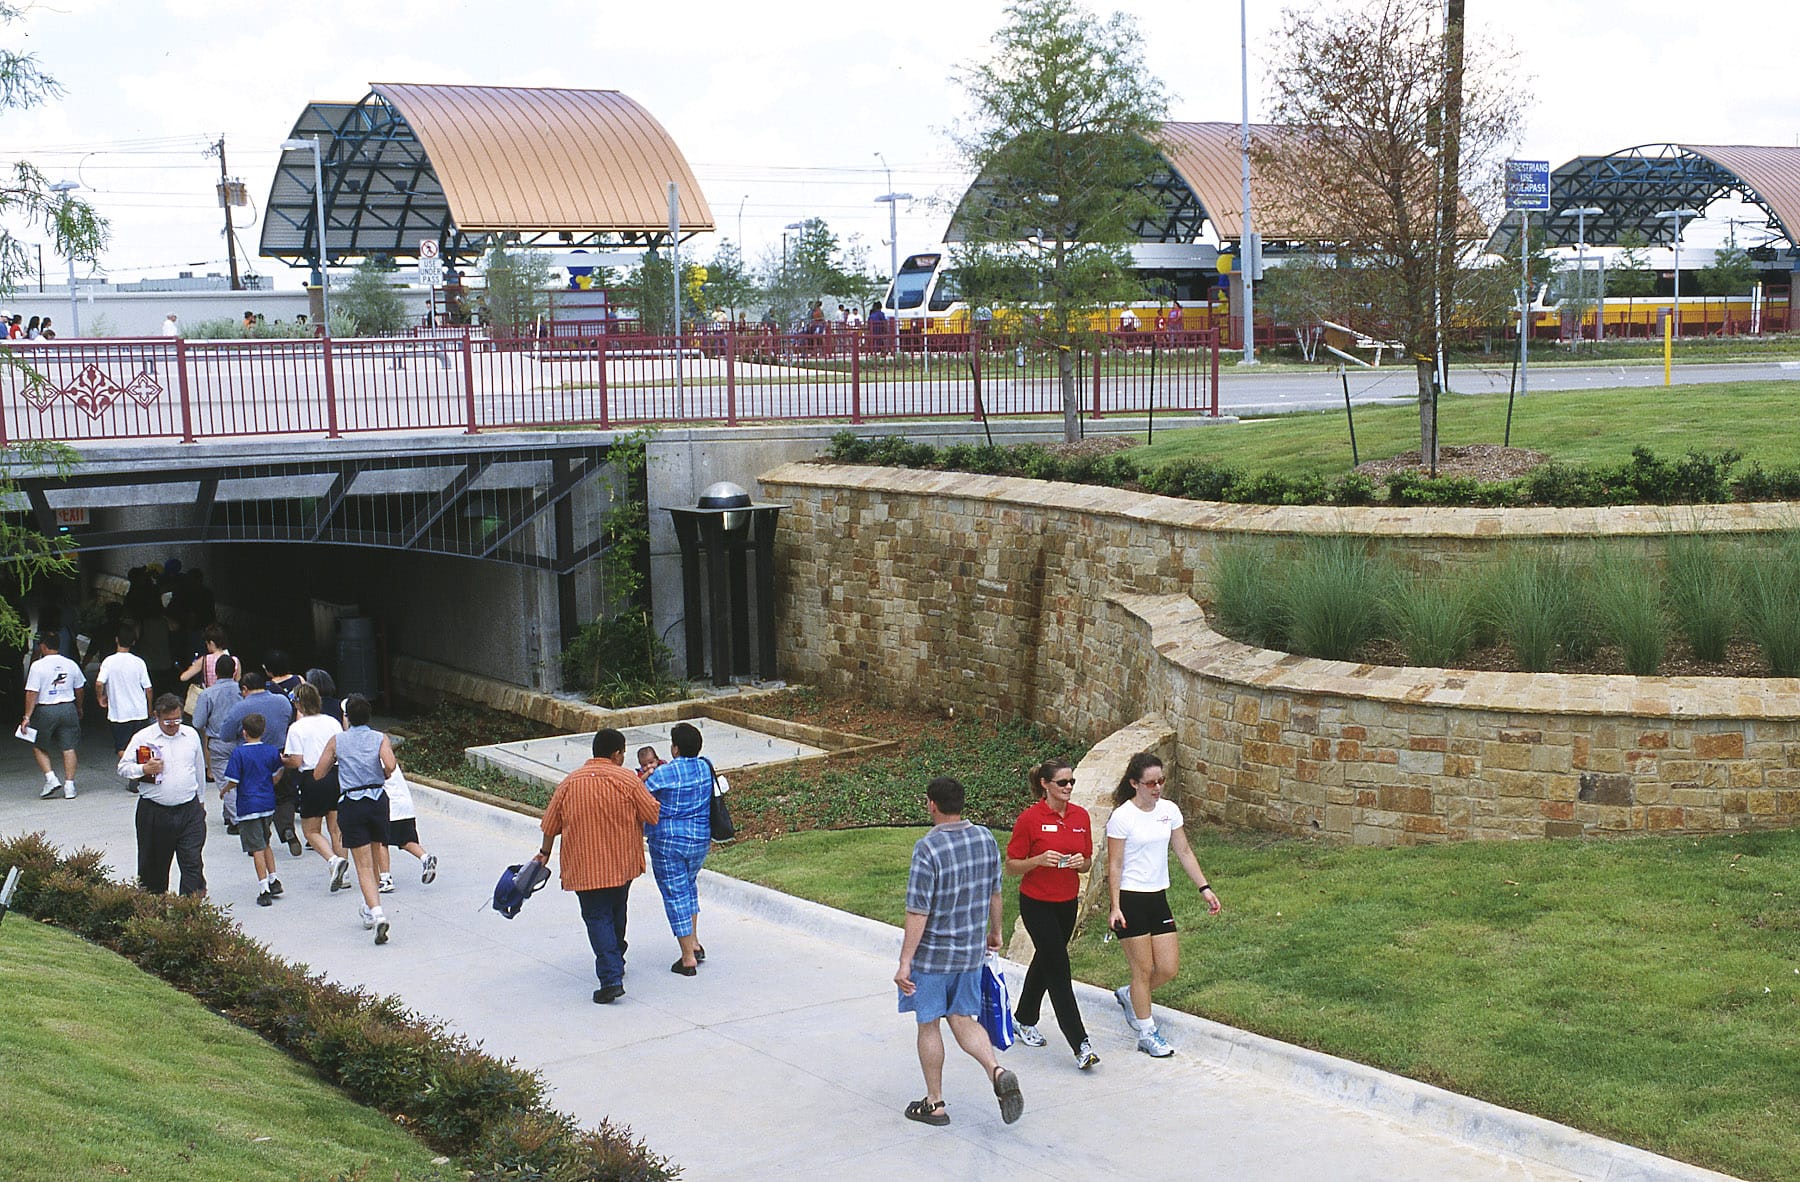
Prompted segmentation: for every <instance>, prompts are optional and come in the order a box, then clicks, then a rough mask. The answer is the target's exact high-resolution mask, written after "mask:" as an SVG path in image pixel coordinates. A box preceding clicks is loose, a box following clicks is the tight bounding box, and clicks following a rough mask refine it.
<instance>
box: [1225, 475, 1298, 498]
mask: <svg viewBox="0 0 1800 1182" xmlns="http://www.w3.org/2000/svg"><path fill="white" fill-rule="evenodd" d="M1290 491H1291V486H1290V485H1289V484H1288V479H1287V477H1285V476H1283V475H1282V474H1281V473H1279V472H1262V473H1259V474H1257V475H1255V476H1244V475H1241V474H1240V475H1239V476H1238V478H1237V479H1236V480H1233V481H1232V482H1231V484H1230V486H1229V487H1227V488H1226V489H1225V495H1224V498H1223V499H1224V500H1227V501H1235V502H1237V503H1238V504H1242V505H1285V504H1288V503H1289V502H1288V494H1289V492H1290Z"/></svg>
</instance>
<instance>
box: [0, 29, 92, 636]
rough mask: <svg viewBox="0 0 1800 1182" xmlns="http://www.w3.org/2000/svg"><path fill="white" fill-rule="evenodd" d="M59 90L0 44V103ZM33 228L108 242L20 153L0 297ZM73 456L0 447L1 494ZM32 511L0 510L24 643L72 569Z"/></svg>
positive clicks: (34, 65)
mask: <svg viewBox="0 0 1800 1182" xmlns="http://www.w3.org/2000/svg"><path fill="white" fill-rule="evenodd" d="M20 15H21V14H20V10H19V9H18V7H16V6H15V5H13V4H10V3H6V2H5V0H0V25H10V24H12V23H13V22H14V21H17V20H18V19H20ZM61 94H62V87H61V86H60V85H58V84H57V81H56V79H55V78H53V77H51V76H50V75H49V74H48V73H46V72H45V71H44V69H43V68H42V67H41V66H40V65H39V64H38V60H37V57H36V55H35V54H29V53H19V52H17V51H15V50H12V49H6V48H0V110H25V109H28V108H31V107H35V106H38V105H39V104H41V103H43V102H44V101H45V100H47V99H51V98H55V97H57V96H59V95H61ZM34 227H35V228H36V229H38V230H39V231H41V232H43V233H44V234H47V235H48V236H49V237H50V239H51V241H52V242H53V243H54V244H55V249H56V253H58V254H60V255H64V256H66V257H72V258H76V259H84V260H88V261H92V260H93V259H95V258H96V257H98V255H99V252H100V248H101V247H103V246H105V245H106V237H107V225H106V220H105V219H104V218H102V217H100V215H99V214H97V213H95V212H94V209H93V207H92V206H90V205H88V204H87V203H86V202H85V201H82V200H80V199H79V198H76V197H73V196H71V195H70V194H69V193H65V192H58V191H56V190H55V189H52V188H51V187H50V182H49V180H48V178H46V177H45V176H44V174H43V172H42V171H40V170H39V169H38V168H37V167H36V166H35V165H33V164H31V163H30V162H28V161H24V160H20V161H18V162H16V163H14V164H13V165H11V166H10V168H8V169H7V170H6V172H5V174H4V175H3V176H0V297H3V296H8V295H11V294H12V293H13V291H14V290H16V288H17V286H18V283H19V280H21V279H23V278H24V277H25V276H27V275H29V274H31V272H32V269H33V268H32V259H31V256H30V255H29V254H28V253H27V250H26V246H25V243H24V242H22V241H20V239H19V238H18V237H17V236H16V235H15V233H14V229H15V228H24V229H31V228H34ZM0 366H4V367H5V368H6V369H7V370H9V371H10V374H9V377H10V379H11V380H12V381H14V382H18V383H20V384H23V385H26V386H33V385H40V384H42V383H43V381H44V377H43V375H42V374H40V373H39V372H38V371H37V370H36V369H34V368H32V367H31V366H28V365H25V364H23V363H21V362H20V361H19V359H18V358H17V357H16V356H15V355H14V354H13V353H12V351H11V350H8V349H5V348H0ZM75 460H76V455H75V452H74V450H73V449H72V448H70V447H68V446H67V445H66V444H62V443H52V442H43V441H27V442H24V443H17V444H12V445H10V446H8V447H6V448H0V501H4V502H6V503H7V504H20V503H23V501H24V499H25V498H24V495H23V494H22V493H21V492H20V491H19V488H18V478H19V477H20V476H23V475H40V474H44V473H47V472H54V473H56V474H58V475H63V474H66V473H67V472H68V471H69V469H70V468H71V467H73V465H74V463H75ZM29 521H30V518H29V517H27V516H24V515H21V514H16V513H5V514H0V560H4V562H5V567H6V578H5V587H6V592H7V593H6V594H4V595H0V641H4V642H5V643H7V644H9V645H13V646H16V647H21V648H23V647H26V646H27V645H29V643H30V636H31V631H30V628H29V626H28V625H27V623H26V621H25V619H24V618H23V617H22V616H21V615H20V612H19V604H20V602H21V601H22V600H23V598H24V596H25V595H27V594H28V593H29V592H30V591H31V589H32V587H33V586H34V585H35V584H36V583H37V582H38V581H39V580H41V579H46V578H52V577H67V576H69V575H72V574H74V573H75V562H74V559H73V558H72V557H71V555H70V550H71V543H70V542H69V540H68V539H67V538H64V537H59V536H57V535H55V534H53V533H46V532H44V531H43V530H42V529H38V528H33V526H32V525H31V524H29Z"/></svg>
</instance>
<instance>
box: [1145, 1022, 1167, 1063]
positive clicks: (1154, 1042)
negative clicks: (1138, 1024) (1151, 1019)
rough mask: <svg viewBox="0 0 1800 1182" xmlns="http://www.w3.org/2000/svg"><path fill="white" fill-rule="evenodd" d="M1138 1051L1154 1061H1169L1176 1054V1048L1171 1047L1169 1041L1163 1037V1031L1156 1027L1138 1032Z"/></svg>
mask: <svg viewBox="0 0 1800 1182" xmlns="http://www.w3.org/2000/svg"><path fill="white" fill-rule="evenodd" d="M1137 1049H1138V1050H1140V1051H1142V1052H1144V1054H1146V1055H1149V1056H1150V1057H1151V1058H1152V1059H1167V1058H1168V1057H1169V1056H1170V1055H1173V1054H1174V1053H1175V1048H1174V1047H1172V1046H1170V1045H1169V1043H1168V1040H1167V1039H1165V1038H1164V1037H1163V1036H1162V1031H1160V1030H1158V1029H1157V1028H1156V1027H1154V1026H1152V1027H1150V1028H1149V1029H1147V1030H1141V1031H1139V1032H1138V1048H1137Z"/></svg>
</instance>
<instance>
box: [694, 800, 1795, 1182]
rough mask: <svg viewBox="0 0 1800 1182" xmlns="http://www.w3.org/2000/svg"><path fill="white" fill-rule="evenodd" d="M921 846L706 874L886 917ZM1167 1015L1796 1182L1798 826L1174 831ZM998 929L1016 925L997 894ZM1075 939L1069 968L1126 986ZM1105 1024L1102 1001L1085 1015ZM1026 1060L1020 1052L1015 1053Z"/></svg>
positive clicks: (878, 840)
mask: <svg viewBox="0 0 1800 1182" xmlns="http://www.w3.org/2000/svg"><path fill="white" fill-rule="evenodd" d="M922 832H923V830H922V829H867V830H858V831H852V832H837V833H829V832H811V833H796V834H793V835H788V836H782V837H778V838H775V839H773V840H768V841H740V842H738V843H736V844H735V845H733V846H730V847H721V848H719V849H717V850H715V852H714V854H713V856H712V858H711V859H710V860H709V863H708V864H709V865H710V866H712V867H713V868H715V869H718V870H721V871H724V872H725V873H728V874H736V875H740V876H742V877H745V878H748V879H751V880H753V881H757V882H762V883H765V884H766V885H769V886H773V887H775V888H776V889H780V890H784V891H790V892H792V893H795V894H799V895H803V896H805V897H808V898H813V899H817V900H819V901H821V902H826V903H830V904H831V905H833V906H839V907H843V908H845V909H847V910H850V911H854V912H856V913H858V914H862V915H867V916H870V917H871V918H874V919H879V920H883V921H885V922H888V923H899V922H900V919H901V911H902V909H903V901H902V895H903V892H904V884H905V876H906V866H907V863H908V858H909V856H910V853H911V849H912V844H913V842H914V841H916V840H917V838H918V837H919V836H920V834H921V833H922ZM1189 837H1190V840H1191V841H1192V842H1193V844H1194V847H1195V851H1196V854H1197V856H1198V857H1199V860H1200V864H1201V865H1202V866H1203V867H1205V868H1206V870H1207V873H1208V875H1209V877H1211V878H1212V879H1213V880H1214V881H1215V882H1218V883H1220V889H1221V891H1222V892H1223V899H1224V903H1225V910H1224V913H1223V914H1222V915H1221V916H1220V917H1219V918H1217V919H1209V918H1208V917H1207V916H1206V915H1205V914H1204V907H1203V905H1201V904H1200V903H1199V902H1198V901H1197V900H1196V898H1195V897H1194V895H1193V892H1192V891H1186V890H1181V889H1177V890H1174V891H1172V892H1171V899H1172V901H1173V902H1174V904H1175V911H1176V916H1177V920H1178V922H1179V924H1180V925H1181V930H1182V932H1183V933H1184V934H1183V937H1182V943H1183V955H1182V969H1181V975H1180V976H1179V977H1177V978H1176V980H1175V981H1174V982H1173V983H1172V984H1170V985H1169V986H1167V987H1166V988H1165V989H1163V990H1162V991H1160V992H1159V994H1158V997H1157V1004H1158V1005H1164V1004H1166V1005H1169V1006H1173V1007H1175V1008H1178V1009H1182V1010H1186V1011H1188V1012H1191V1013H1197V1014H1202V1015H1205V1016H1206V1017H1209V1018H1214V1019H1217V1020H1219V1021H1221V1022H1226V1023H1229V1024H1231V1025H1234V1026H1239V1027H1243V1028H1246V1029H1249V1030H1254V1031H1257V1032H1259V1033H1262V1034H1267V1035H1270V1036H1272V1037H1275V1038H1280V1039H1283V1040H1286V1041H1289V1042H1295V1043H1299V1044H1301V1045H1304V1046H1309V1047H1314V1048H1317V1049H1319V1050H1323V1051H1327V1052H1329V1053H1331V1054H1335V1055H1340V1056H1343V1057H1346V1058H1350V1059H1354V1060H1356V1061H1358V1062H1363V1063H1368V1064H1371V1065H1373V1066H1376V1067H1380V1068H1384V1069H1387V1070H1392V1071H1397V1072H1399V1073H1401V1074H1405V1075H1409V1076H1412V1077H1413V1078H1416V1079H1421V1080H1424V1081H1426V1082H1428V1083H1433V1084H1438V1085H1440V1086H1443V1087H1447V1088H1450V1089H1452V1090H1454V1091H1457V1092H1461V1093H1464V1094H1466V1095H1472V1096H1477V1097H1480V1098H1482V1099H1486V1100H1490V1101H1493V1102H1495V1103H1498V1104H1502V1105H1505V1106H1507V1107H1511V1108H1517V1109H1520V1110H1523V1111H1526V1112H1531V1113H1535V1114H1537V1115H1539V1116H1543V1117H1547V1118H1549V1119H1551V1120H1555V1121H1559V1122H1562V1123H1567V1124H1571V1125H1574V1126H1575V1127H1577V1128H1582V1129H1586V1130H1588V1131H1590V1132H1594V1133H1598V1134H1600V1135H1602V1136H1607V1137H1613V1138H1617V1139H1621V1140H1624V1141H1627V1142H1629V1143H1631V1144H1634V1145H1639V1146H1642V1147H1644V1148H1647V1149H1651V1150H1654V1151H1656V1152H1659V1153H1665V1154H1669V1155H1672V1156H1674V1157H1678V1158H1681V1159H1683V1160H1686V1161H1692V1162H1696V1163H1699V1164H1701V1165H1705V1166H1709V1167H1711V1168H1714V1169H1719V1170H1724V1171H1726V1172H1728V1173H1731V1174H1733V1175H1736V1176H1739V1177H1742V1178H1746V1179H1756V1180H1768V1182H1774V1180H1776V1179H1789V1178H1794V1177H1800V1091H1796V1089H1794V1088H1793V1087H1792V1085H1791V1081H1792V1077H1793V1068H1792V1051H1793V1033H1792V1032H1793V1029H1794V1026H1795V1023H1796V1021H1800V947H1797V945H1796V933H1800V893H1797V892H1795V891H1794V890H1793V889H1792V874H1791V867H1792V865H1793V864H1794V862H1795V860H1796V859H1800V833H1793V832H1788V833H1754V834H1744V835H1738V836H1731V837H1716V838H1701V839H1695V838H1669V839H1660V838H1644V839H1633V840H1626V841H1612V842H1599V841H1542V842H1504V843H1483V842H1463V843H1457V844H1453V845H1436V846H1413V847H1402V848H1395V849H1369V848H1359V847H1337V846H1325V845H1321V844H1318V843H1315V842H1310V841H1305V840H1300V839H1294V840H1288V839H1278V838H1271V837H1269V836H1267V835H1259V834H1229V833H1225V832H1221V831H1219V830H1217V829H1214V828H1211V827H1208V826H1203V825H1198V824H1196V825H1192V826H1191V827H1190V831H1189ZM1006 910H1007V922H1008V923H1009V924H1010V923H1011V922H1012V919H1013V918H1014V916H1016V914H1017V910H1016V902H1015V892H1014V890H1013V888H1012V886H1011V884H1009V886H1008V890H1007V904H1006ZM1100 928H1101V925H1098V924H1094V923H1092V922H1090V923H1089V924H1088V926H1087V928H1086V929H1085V930H1084V932H1083V933H1082V934H1081V935H1080V936H1078V937H1077V939H1076V941H1075V944H1074V946H1073V948H1072V950H1071V952H1072V957H1073V960H1074V964H1075V971H1076V975H1077V976H1078V977H1080V978H1081V979H1083V980H1086V981H1090V982H1092V983H1094V984H1097V985H1101V986H1104V987H1107V988H1111V987H1113V986H1116V985H1118V984H1120V983H1122V982H1124V981H1125V980H1126V977H1127V973H1126V968H1125V961H1124V957H1123V956H1122V954H1121V953H1120V952H1119V950H1118V945H1117V944H1116V943H1102V942H1101V936H1102V931H1101V930H1100ZM1087 1018H1088V1021H1089V1022H1090V1023H1092V1024H1101V1023H1107V1022H1117V1021H1118V1016H1117V1014H1116V1013H1114V1011H1113V1009H1112V1007H1111V1005H1110V1003H1109V1004H1108V1005H1107V1007H1106V1008H1105V1010H1104V1011H1103V1012H1090V1013H1089V1014H1088V1015H1087ZM1025 1053H1026V1054H1031V1053H1032V1052H1029V1051H1027V1052H1025Z"/></svg>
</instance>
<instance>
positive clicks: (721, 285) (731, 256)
mask: <svg viewBox="0 0 1800 1182" xmlns="http://www.w3.org/2000/svg"><path fill="white" fill-rule="evenodd" d="M701 290H702V293H703V294H704V295H705V297H706V303H707V306H709V307H713V308H725V309H728V310H729V311H730V312H731V319H732V321H733V322H734V323H735V322H736V320H737V318H738V312H739V311H740V310H741V309H742V308H744V307H745V306H746V305H748V304H750V303H751V302H752V301H754V300H755V299H756V294H757V288H756V281H755V280H754V279H753V278H751V275H750V269H749V268H748V267H746V266H745V265H744V254H743V251H742V250H741V249H739V247H738V244H737V243H735V242H732V241H730V240H729V239H727V240H726V241H724V242H721V243H719V248H718V249H717V250H715V251H713V257H712V259H711V261H709V262H708V263H707V264H706V284H705V286H704V287H703V288H702V289H701Z"/></svg>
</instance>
